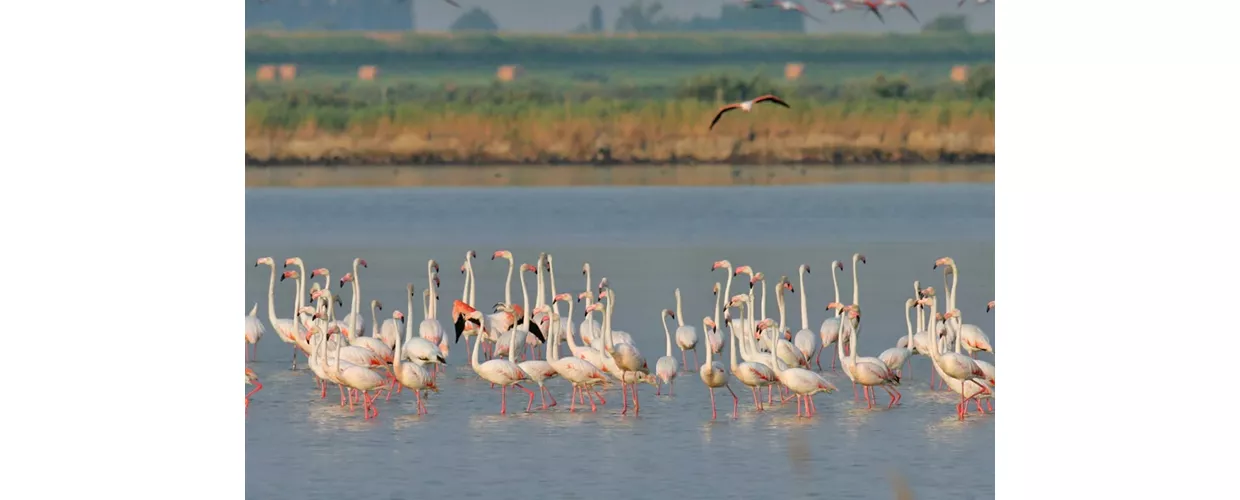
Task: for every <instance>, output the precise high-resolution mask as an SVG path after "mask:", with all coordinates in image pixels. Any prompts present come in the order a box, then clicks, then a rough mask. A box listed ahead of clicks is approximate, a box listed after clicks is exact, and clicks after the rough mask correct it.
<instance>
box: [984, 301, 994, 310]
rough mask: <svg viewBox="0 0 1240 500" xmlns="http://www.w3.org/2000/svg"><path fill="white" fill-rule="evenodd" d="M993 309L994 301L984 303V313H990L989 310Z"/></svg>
mask: <svg viewBox="0 0 1240 500" xmlns="http://www.w3.org/2000/svg"><path fill="white" fill-rule="evenodd" d="M994 308H995V301H993V300H992V301H990V302H987V303H986V312H990V310H991V309H994Z"/></svg>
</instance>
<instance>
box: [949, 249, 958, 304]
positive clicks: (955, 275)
mask: <svg viewBox="0 0 1240 500" xmlns="http://www.w3.org/2000/svg"><path fill="white" fill-rule="evenodd" d="M951 266H952V292H951V295H949V296H948V298H947V308H948V309H950V310H953V311H954V310H956V285H957V284H959V281H957V280H959V279H960V269H959V268H957V267H956V262H955V261H952V263H951Z"/></svg>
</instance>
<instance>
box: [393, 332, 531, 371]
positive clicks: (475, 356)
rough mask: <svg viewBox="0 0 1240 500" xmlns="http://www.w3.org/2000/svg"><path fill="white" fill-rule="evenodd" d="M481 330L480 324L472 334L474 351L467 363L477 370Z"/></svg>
mask: <svg viewBox="0 0 1240 500" xmlns="http://www.w3.org/2000/svg"><path fill="white" fill-rule="evenodd" d="M483 323H486V322H485V321H483ZM406 324H407V323H406ZM482 330H483V328H482V326H481V325H479V326H478V333H477V335H474V353H473V355H472V356H470V358H469V364H470V366H473V367H474V371H478V366H479V365H481V364H482V363H479V362H478V350H479V349H480V348H481V347H482V333H483V331H482ZM509 349H511V347H509Z"/></svg>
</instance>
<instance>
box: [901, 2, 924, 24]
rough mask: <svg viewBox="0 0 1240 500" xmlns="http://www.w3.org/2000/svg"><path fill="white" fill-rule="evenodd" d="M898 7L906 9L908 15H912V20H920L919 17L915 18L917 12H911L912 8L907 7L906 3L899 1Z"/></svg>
mask: <svg viewBox="0 0 1240 500" xmlns="http://www.w3.org/2000/svg"><path fill="white" fill-rule="evenodd" d="M900 7H902V8H903V9H904V10H905V11H907V12H908V15H910V16H913V20H914V21H917V22H919V23H920V22H921V20H920V19H917V14H915V13H913V9H912V8H911V7H909V6H908V4H907V3H901V4H900Z"/></svg>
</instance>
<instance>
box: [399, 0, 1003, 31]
mask: <svg viewBox="0 0 1240 500" xmlns="http://www.w3.org/2000/svg"><path fill="white" fill-rule="evenodd" d="M456 1H457V3H459V4H461V7H462V9H457V8H455V7H453V6H451V5H448V4H447V2H444V1H443V0H416V2H417V5H416V8H417V14H418V29H419V30H431V31H442V30H446V29H448V25H449V24H451V23H452V21H454V20H455V19H456V18H457V17H458V16H460V14H461V12H463V9H464V10H467V9H470V8H472V7H474V6H478V7H482V8H484V9H486V10H487V11H488V12H490V13H491V15H492V16H493V17H494V18H495V21H496V22H497V23H499V26H500V29H501V30H504V31H520V32H565V31H569V30H572V29H573V28H576V27H577V26H578V25H579V24H581V23H584V22H586V19H587V18H588V17H589V14H590V8H592V7H593V6H594V5H596V4H597V5H598V6H600V7H602V9H603V22H604V24H605V25H606V26H607V29H608V30H610V29H611V28H612V27H613V26H614V25H615V19H616V15H617V14H618V13H619V11H620V8H621V7H623V6H625V5H628V4H630V3H632V0H456ZM739 1H740V0H663V2H662V3H663V14H664V15H669V16H672V17H678V18H682V19H687V18H691V17H693V15H694V14H701V15H705V16H710V17H718V16H719V8H720V6H722V5H724V4H725V3H739ZM906 1H907V2H908V4H909V6H910V7H912V9H913V12H915V13H916V14H917V17H918V18H919V19H921V21H922V22H926V21H929V20H930V19H933V18H934V17H935V16H937V15H939V14H942V13H944V12H960V13H963V14H966V15H968V16H969V27H970V29H972V30H974V31H993V30H994V27H995V8H994V4H993V3H992V4H986V5H973V4H972V3H966V4H965V5H964V6H963V7H960V8H957V7H956V0H906ZM970 2H972V0H970ZM646 3H650V0H646ZM802 4H804V5H805V6H806V8H808V9H809V11H810V14H813V15H814V17H817V18H819V19H822V20H823V23H822V24H818V23H815V22H814V21H813V20H811V19H807V20H806V21H807V24H806V30H807V31H809V32H810V33H830V32H870V33H875V32H915V31H917V30H918V27H919V26H920V25H919V24H918V23H917V22H915V21H913V19H912V18H911V17H909V15H908V13H907V12H904V11H903V10H901V9H894V10H890V11H887V10H884V11H883V17H884V18H886V19H887V23H886V24H883V23H882V22H879V20H878V19H877V18H875V17H874V15H873V14H864V13H863V11H860V10H858V11H846V12H841V13H839V14H831V13H830V12H831V9H830V7H828V6H827V5H825V4H822V3H819V2H818V1H817V0H802ZM786 14H788V15H798V14H796V13H794V12H787V13H786Z"/></svg>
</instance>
